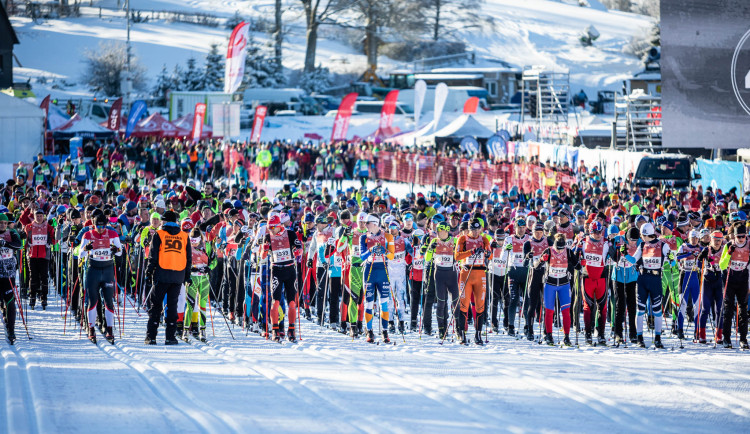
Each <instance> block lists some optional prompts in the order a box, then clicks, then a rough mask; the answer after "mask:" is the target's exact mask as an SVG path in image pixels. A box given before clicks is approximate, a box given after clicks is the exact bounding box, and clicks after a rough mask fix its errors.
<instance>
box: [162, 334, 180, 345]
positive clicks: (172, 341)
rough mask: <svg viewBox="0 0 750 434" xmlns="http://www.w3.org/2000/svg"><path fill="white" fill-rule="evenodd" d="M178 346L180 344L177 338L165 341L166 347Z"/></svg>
mask: <svg viewBox="0 0 750 434" xmlns="http://www.w3.org/2000/svg"><path fill="white" fill-rule="evenodd" d="M177 344H178V342H177V338H175V337H174V336H172V337H171V338H166V339H165V340H164V345H177Z"/></svg>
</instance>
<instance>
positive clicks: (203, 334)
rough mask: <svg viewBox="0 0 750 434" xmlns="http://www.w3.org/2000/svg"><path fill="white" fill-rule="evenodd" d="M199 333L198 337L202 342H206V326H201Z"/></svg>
mask: <svg viewBox="0 0 750 434" xmlns="http://www.w3.org/2000/svg"><path fill="white" fill-rule="evenodd" d="M198 333H199V334H198V339H200V341H201V342H203V343H206V328H205V327H201V328H200V331H199V332H198Z"/></svg>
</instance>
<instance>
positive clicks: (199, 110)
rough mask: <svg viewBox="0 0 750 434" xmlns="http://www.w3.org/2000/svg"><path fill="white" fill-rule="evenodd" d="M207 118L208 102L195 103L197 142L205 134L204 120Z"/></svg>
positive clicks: (194, 138)
mask: <svg viewBox="0 0 750 434" xmlns="http://www.w3.org/2000/svg"><path fill="white" fill-rule="evenodd" d="M205 119H206V104H205V103H202V102H199V103H198V104H196V105H195V115H194V116H193V141H194V142H197V141H198V140H200V139H201V134H203V122H204V120H205Z"/></svg>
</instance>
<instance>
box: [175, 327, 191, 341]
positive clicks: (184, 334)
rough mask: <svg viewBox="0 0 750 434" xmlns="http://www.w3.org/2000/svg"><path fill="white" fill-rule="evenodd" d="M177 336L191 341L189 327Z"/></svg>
mask: <svg viewBox="0 0 750 434" xmlns="http://www.w3.org/2000/svg"><path fill="white" fill-rule="evenodd" d="M177 336H179V337H180V339H182V340H183V341H185V342H190V330H188V329H185V330H184V331H183V332H182V334H178V335H177Z"/></svg>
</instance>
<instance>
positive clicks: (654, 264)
mask: <svg viewBox="0 0 750 434" xmlns="http://www.w3.org/2000/svg"><path fill="white" fill-rule="evenodd" d="M643 268H645V269H647V270H658V269H660V268H661V258H643Z"/></svg>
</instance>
